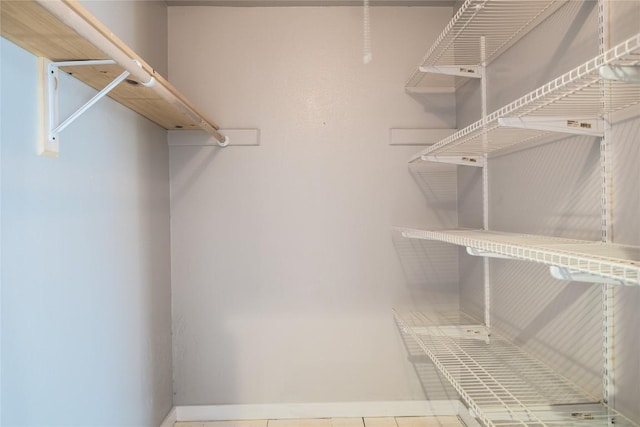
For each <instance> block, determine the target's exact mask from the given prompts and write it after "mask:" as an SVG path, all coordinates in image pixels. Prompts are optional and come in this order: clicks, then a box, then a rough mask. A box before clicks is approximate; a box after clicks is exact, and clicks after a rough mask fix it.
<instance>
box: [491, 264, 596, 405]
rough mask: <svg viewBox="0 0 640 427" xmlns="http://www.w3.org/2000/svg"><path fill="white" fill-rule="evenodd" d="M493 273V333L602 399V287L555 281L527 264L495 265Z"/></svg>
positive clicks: (543, 270)
mask: <svg viewBox="0 0 640 427" xmlns="http://www.w3.org/2000/svg"><path fill="white" fill-rule="evenodd" d="M491 271H492V307H493V309H492V324H493V326H494V328H495V329H496V330H498V331H500V332H501V333H502V334H504V335H506V337H507V338H508V339H510V340H512V341H513V342H514V343H515V344H517V345H518V346H520V347H522V348H524V349H525V350H526V351H528V352H529V353H531V354H532V355H534V356H535V357H537V358H538V359H539V360H541V361H543V362H544V363H546V364H547V365H549V366H551V367H552V368H553V369H555V370H556V371H558V372H562V374H563V375H564V376H565V377H567V378H569V379H570V380H571V381H573V382H575V383H576V384H578V385H580V386H581V387H582V388H584V389H585V390H586V391H588V392H590V393H592V394H593V395H594V396H595V397H596V398H599V397H600V395H601V389H602V385H601V384H602V366H603V365H602V327H601V323H602V320H601V319H602V317H601V292H600V286H598V285H592V284H588V283H578V282H564V281H560V280H556V279H553V278H552V277H551V276H550V275H549V269H548V267H547V266H544V265H539V264H533V263H529V262H524V261H504V260H492V264H491Z"/></svg>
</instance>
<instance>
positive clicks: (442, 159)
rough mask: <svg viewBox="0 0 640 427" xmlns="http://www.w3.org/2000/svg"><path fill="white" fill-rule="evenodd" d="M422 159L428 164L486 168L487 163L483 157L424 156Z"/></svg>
mask: <svg viewBox="0 0 640 427" xmlns="http://www.w3.org/2000/svg"><path fill="white" fill-rule="evenodd" d="M420 158H421V159H422V160H424V161H427V162H438V163H449V164H452V165H463V166H474V167H477V168H481V167H484V165H485V161H484V157H482V156H437V155H436V156H434V155H428V154H424V155H422V156H420Z"/></svg>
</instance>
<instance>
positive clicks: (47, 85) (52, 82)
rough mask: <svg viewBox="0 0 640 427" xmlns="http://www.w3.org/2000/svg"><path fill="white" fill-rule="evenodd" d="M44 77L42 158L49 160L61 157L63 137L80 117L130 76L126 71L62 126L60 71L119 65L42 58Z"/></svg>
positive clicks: (109, 62)
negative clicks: (49, 158)
mask: <svg viewBox="0 0 640 427" xmlns="http://www.w3.org/2000/svg"><path fill="white" fill-rule="evenodd" d="M40 62H41V70H42V73H43V74H44V75H43V76H42V94H43V126H44V132H43V133H44V135H43V136H44V137H43V138H41V143H40V147H39V154H41V155H43V156H48V157H57V156H58V153H59V151H60V133H61V132H62V131H63V130H64V129H66V128H67V126H69V125H70V124H71V123H73V122H74V121H75V120H76V119H78V117H80V116H81V115H82V114H84V113H85V112H86V111H87V110H88V109H89V108H91V107H92V106H93V105H94V104H95V103H97V102H98V101H99V100H101V99H102V98H104V97H105V96H106V95H107V94H108V93H109V92H111V90H113V88H115V87H116V86H117V85H119V84H120V83H121V82H122V81H124V80H125V79H126V78H127V77H129V75H130V73H129V72H128V71H124V72H123V73H122V74H120V75H119V76H118V77H116V78H115V79H114V80H113V81H112V82H111V83H109V84H108V85H107V86H105V87H104V88H103V89H102V90H100V91H99V92H98V93H97V94H96V95H95V96H93V97H92V98H91V99H90V100H89V101H87V102H86V103H85V104H84V105H82V106H81V107H80V108H78V109H77V110H76V111H75V112H74V113H72V114H71V115H70V116H69V117H68V118H67V119H65V120H64V121H63V122H62V123H60V121H59V108H58V99H59V91H60V79H59V70H60V67H69V66H76V67H77V66H90V65H110V64H115V61H112V60H95V61H93V60H90V61H64V62H51V61H47V60H46V59H44V58H40Z"/></svg>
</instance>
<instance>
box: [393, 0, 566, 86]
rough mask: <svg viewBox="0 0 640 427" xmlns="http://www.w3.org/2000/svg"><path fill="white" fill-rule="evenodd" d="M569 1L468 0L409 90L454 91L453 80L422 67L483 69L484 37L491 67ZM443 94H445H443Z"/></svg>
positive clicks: (414, 76) (433, 48)
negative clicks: (494, 61)
mask: <svg viewBox="0 0 640 427" xmlns="http://www.w3.org/2000/svg"><path fill="white" fill-rule="evenodd" d="M564 3H566V0H533V1H531V0H466V1H465V2H464V3H463V4H462V6H461V7H460V9H458V11H457V13H456V14H455V15H454V17H453V18H452V19H451V21H450V22H449V24H448V25H447V27H446V28H445V29H444V31H443V32H442V33H441V34H440V36H439V37H438V38H437V39H436V41H435V43H434V44H433V45H432V46H431V48H430V49H429V50H428V51H427V54H426V55H425V57H424V59H423V60H422V62H421V64H420V65H419V66H418V68H417V69H416V70H415V71H414V72H413V74H412V75H411V77H410V78H409V80H408V81H407V83H406V85H405V86H406V88H407V89H408V90H411V88H420V87H430V88H434V91H439V90H438V89H435V88H440V89H441V88H443V87H449V88H453V87H454V85H455V79H454V78H453V77H446V78H443V76H438V75H436V74H432V73H425V72H422V71H420V67H430V66H434V67H438V66H459V67H462V69H467V68H469V67H472V66H477V65H480V63H481V62H482V58H481V51H480V37H481V36H484V37H485V55H486V61H487V63H488V62H490V61H491V60H492V59H493V58H495V57H497V56H499V55H500V54H501V53H502V52H504V51H505V50H506V49H508V48H509V47H510V46H511V45H513V44H514V43H515V42H516V41H518V40H519V39H520V38H521V37H522V36H523V35H524V34H526V33H527V32H528V31H529V30H531V29H532V28H534V27H535V26H536V25H537V24H538V23H540V22H541V21H542V20H544V19H545V18H546V17H548V16H549V15H550V14H552V13H553V12H555V11H556V10H557V9H558V8H559V7H560V6H562V5H563V4H564ZM440 91H441V90H440Z"/></svg>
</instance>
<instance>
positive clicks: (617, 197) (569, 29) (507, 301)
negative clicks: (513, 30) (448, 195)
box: [457, 1, 640, 422]
mask: <svg viewBox="0 0 640 427" xmlns="http://www.w3.org/2000/svg"><path fill="white" fill-rule="evenodd" d="M610 3H611V8H612V9H611V17H612V19H611V22H612V24H611V28H612V31H611V34H612V38H613V40H612V42H613V43H619V42H621V41H622V40H623V39H624V38H625V37H629V36H631V35H632V34H633V33H637V32H638V30H639V28H638V22H640V21H639V19H640V4H639V3H638V2H626V1H622V2H610ZM597 54H598V32H597V3H596V2H569V3H568V4H567V5H566V6H565V7H564V8H563V9H561V10H560V11H559V13H558V15H556V16H554V17H552V18H551V19H550V20H548V21H547V22H546V23H545V24H543V25H542V26H541V27H539V28H538V29H536V30H535V31H534V32H532V33H531V34H529V35H528V36H526V37H525V38H524V39H523V40H522V41H521V42H520V43H519V44H517V45H516V46H515V47H513V48H512V49H510V50H509V51H508V52H506V53H505V54H504V55H503V56H501V57H500V58H499V59H498V60H496V61H495V62H493V63H492V64H491V65H490V67H489V70H488V76H489V77H488V78H489V80H488V81H489V111H493V110H495V109H497V108H499V107H500V106H501V105H505V104H507V103H508V102H511V101H513V100H514V99H516V98H518V97H519V96H522V95H524V94H525V93H526V92H528V91H530V90H533V89H535V88H536V87H539V86H541V85H543V84H545V83H546V82H547V81H549V80H551V79H553V78H555V77H557V76H559V75H561V74H563V73H564V72H566V71H568V70H570V69H571V68H573V67H575V66H577V65H579V64H581V63H583V62H585V61H586V60H588V59H590V58H592V57H594V56H596V55H597ZM466 91H467V92H468V93H473V88H466ZM473 100H474V101H477V99H473ZM457 101H458V106H459V108H458V113H459V116H458V123H470V122H472V121H473V120H475V119H477V116H475V117H471V116H472V115H473V114H472V113H471V112H472V111H473V108H470V107H469V106H464V105H462V103H463V102H465V98H464V97H461V96H458V98H457ZM475 114H477V111H476V112H475ZM635 114H636V117H637V111H636V113H635ZM612 125H613V126H612V135H611V138H610V139H611V143H612V144H613V170H614V177H613V178H614V210H613V211H614V227H613V240H614V241H615V242H618V243H628V244H633V245H638V243H640V240H639V239H640V230H639V229H638V221H637V218H638V212H639V208H640V200H639V195H638V189H637V183H638V178H639V177H638V170H637V167H636V166H634V165H637V162H638V160H640V157H639V154H640V153H639V152H638V148H637V147H638V136H637V135H638V120H637V119H635V120H633V119H625V118H622V117H617V118H614V119H613V120H612ZM458 179H459V181H458V186H459V195H460V197H461V198H463V199H462V200H460V201H459V206H460V207H461V212H460V215H459V217H460V220H461V225H463V226H477V224H478V223H479V219H478V217H477V216H478V215H479V214H480V213H481V212H482V211H481V204H480V203H481V201H480V200H479V199H478V197H477V194H474V193H469V192H464V191H462V190H461V189H465V188H474V187H475V188H477V187H478V180H479V179H480V175H479V174H478V173H473V172H466V171H460V172H459V173H458ZM489 182H490V191H489V210H490V228H492V229H495V230H502V231H509V232H523V233H533V234H543V235H550V236H561V237H573V238H579V239H588V240H600V238H601V211H600V200H601V185H600V141H599V140H598V139H596V138H584V137H567V138H565V139H562V140H560V141H557V142H554V143H550V144H544V145H537V146H529V147H522V148H520V149H517V150H511V151H510V152H505V153H500V154H497V155H494V156H492V157H491V158H490V160H489ZM632 183H633V184H632ZM463 256H464V255H461V257H463ZM460 265H461V270H460V278H461V283H460V289H461V296H460V304H461V307H462V309H463V310H466V311H469V312H471V313H477V312H478V311H479V310H480V309H481V308H482V307H483V303H482V300H481V298H482V296H483V294H482V291H481V286H482V283H481V282H482V276H481V272H482V269H481V268H478V265H477V261H474V260H467V259H464V258H461V262H460ZM479 273H480V274H479ZM491 283H492V294H491V307H492V324H493V326H494V328H495V329H496V330H498V331H500V332H502V333H504V334H506V335H507V336H508V337H510V338H511V339H513V340H514V341H515V342H517V343H518V344H520V345H522V346H524V347H525V348H527V349H528V350H530V351H531V352H532V353H533V354H535V355H537V356H538V357H540V358H541V359H542V360H544V361H545V362H546V363H548V364H550V365H551V366H553V367H555V368H557V369H558V370H559V371H560V372H562V373H563V374H564V375H566V376H568V377H569V378H570V379H571V380H573V381H575V382H576V383H578V384H580V385H582V386H583V387H584V388H585V389H587V390H588V391H590V392H592V393H593V395H594V396H595V397H596V398H601V396H602V389H603V387H602V373H603V356H602V340H601V336H602V317H601V312H602V309H601V304H602V302H601V288H600V286H598V285H590V284H585V283H568V282H561V281H557V280H555V279H552V278H551V277H550V276H549V274H548V270H547V268H545V267H542V266H538V265H534V264H530V263H524V262H517V261H503V260H492V261H491ZM616 301H617V302H616V309H615V313H614V315H615V325H616V339H615V343H616V355H615V358H616V398H615V402H614V404H615V406H616V407H617V408H618V409H620V410H621V411H622V412H623V413H625V414H626V415H628V416H630V417H631V418H632V419H634V420H635V421H636V422H638V421H640V412H639V409H638V407H637V396H638V395H639V393H640V390H639V389H638V383H639V382H640V377H639V375H640V369H639V367H640V347H639V345H638V340H637V337H638V335H637V324H638V321H639V319H638V312H639V311H640V288H625V289H622V288H620V289H618V290H617V300H616ZM634 334H635V335H634ZM634 402H635V403H634Z"/></svg>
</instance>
